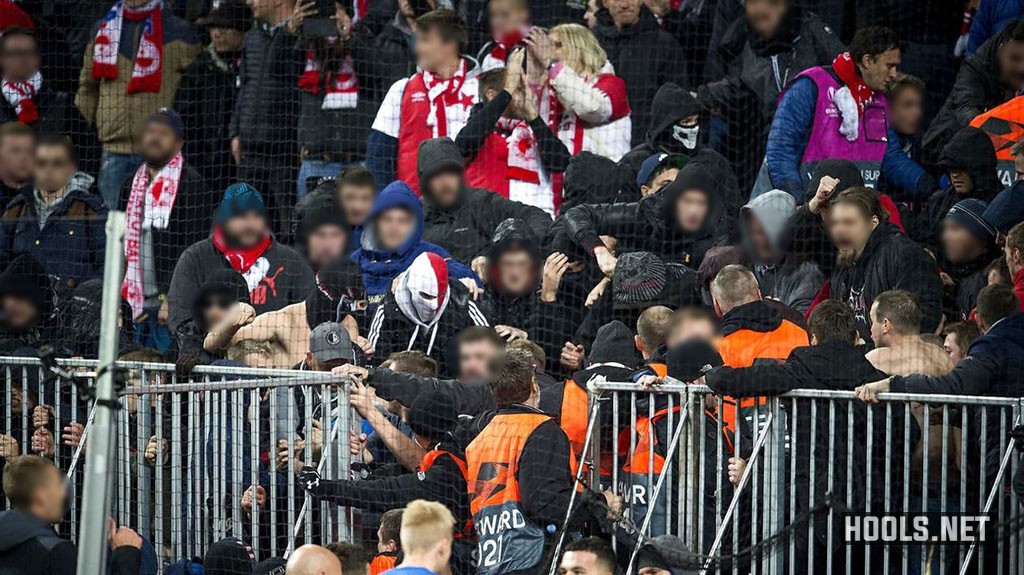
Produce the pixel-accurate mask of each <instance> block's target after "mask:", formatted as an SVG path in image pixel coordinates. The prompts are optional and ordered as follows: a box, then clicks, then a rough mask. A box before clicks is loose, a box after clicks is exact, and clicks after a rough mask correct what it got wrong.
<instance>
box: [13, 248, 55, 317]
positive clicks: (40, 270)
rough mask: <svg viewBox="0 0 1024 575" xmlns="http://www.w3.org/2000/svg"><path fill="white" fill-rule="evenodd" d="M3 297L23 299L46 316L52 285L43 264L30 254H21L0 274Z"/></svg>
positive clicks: (51, 300)
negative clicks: (35, 306) (10, 296)
mask: <svg viewBox="0 0 1024 575" xmlns="http://www.w3.org/2000/svg"><path fill="white" fill-rule="evenodd" d="M5 295H12V296H16V297H20V298H25V299H27V300H29V301H31V302H32V303H34V304H35V305H37V306H38V307H39V309H40V311H41V312H42V314H43V315H47V314H49V313H50V307H51V305H52V304H53V284H52V282H51V281H50V276H48V275H47V274H46V268H44V267H43V264H41V263H39V261H38V260H36V258H34V257H32V256H31V255H30V254H21V255H20V256H18V257H16V258H14V259H13V260H11V263H10V264H8V265H7V268H6V269H4V271H3V273H0V296H5Z"/></svg>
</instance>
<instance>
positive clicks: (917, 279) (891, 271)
mask: <svg viewBox="0 0 1024 575" xmlns="http://www.w3.org/2000/svg"><path fill="white" fill-rule="evenodd" d="M893 289H902V290H907V291H909V292H911V293H913V294H914V295H915V296H917V301H918V305H920V306H921V314H922V319H923V321H922V323H921V330H922V331H923V332H926V333H927V332H933V331H935V328H936V327H937V326H938V325H939V320H940V319H941V316H942V280H941V279H939V271H938V267H937V266H936V264H935V260H933V259H932V258H931V256H929V255H928V253H927V252H925V251H924V249H923V248H921V246H920V245H918V244H917V243H915V242H914V241H913V240H911V239H910V238H908V237H907V236H905V235H903V233H902V232H901V231H900V230H899V228H897V227H896V226H895V225H893V224H890V223H888V222H883V223H881V224H879V225H878V227H877V228H875V231H874V232H872V233H871V237H870V238H868V243H867V244H866V245H865V246H864V251H863V252H862V253H861V255H860V257H859V258H857V260H856V261H855V262H853V263H851V264H848V265H838V266H837V267H836V269H835V270H834V271H833V272H832V278H831V280H830V290H831V291H830V297H831V298H832V299H834V300H839V301H841V302H844V303H846V305H848V306H850V309H852V310H853V314H854V316H856V318H857V326H858V329H860V333H861V337H863V338H864V341H871V325H870V320H869V318H868V312H869V310H870V309H871V304H872V302H874V301H875V298H876V297H878V294H880V293H882V292H884V291H888V290H893Z"/></svg>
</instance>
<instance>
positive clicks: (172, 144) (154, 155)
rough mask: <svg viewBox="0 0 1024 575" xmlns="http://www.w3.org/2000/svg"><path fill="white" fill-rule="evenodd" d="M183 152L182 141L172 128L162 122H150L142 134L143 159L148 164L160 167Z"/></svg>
mask: <svg viewBox="0 0 1024 575" xmlns="http://www.w3.org/2000/svg"><path fill="white" fill-rule="evenodd" d="M180 151H181V140H179V139H178V135H177V134H175V133H174V130H172V129H171V127H170V126H168V125H166V124H163V123H161V122H150V123H149V124H148V125H147V126H146V130H145V131H144V132H143V133H142V159H143V160H145V161H146V163H147V164H149V165H150V166H154V167H160V166H163V165H165V164H166V163H167V162H169V161H171V158H172V157H174V154H177V153H178V152H180Z"/></svg>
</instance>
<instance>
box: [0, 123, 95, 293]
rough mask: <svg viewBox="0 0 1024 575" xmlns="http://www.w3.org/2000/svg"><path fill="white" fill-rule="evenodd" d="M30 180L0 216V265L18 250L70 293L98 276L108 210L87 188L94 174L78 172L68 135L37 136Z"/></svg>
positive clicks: (10, 258) (14, 255)
mask: <svg viewBox="0 0 1024 575" xmlns="http://www.w3.org/2000/svg"><path fill="white" fill-rule="evenodd" d="M33 181H34V185H33V186H31V187H28V188H25V189H24V190H22V192H21V193H20V194H18V196H16V197H15V198H14V199H13V200H11V201H10V203H8V204H7V208H6V209H5V210H4V212H3V215H2V216H0V266H4V265H6V264H7V262H9V261H11V260H12V259H14V258H15V257H17V256H18V255H19V254H23V253H28V254H32V256H33V257H34V258H36V260H38V261H39V262H40V263H41V264H43V266H44V267H45V268H46V271H47V273H49V274H50V275H51V276H53V278H54V279H55V282H56V285H57V286H59V288H61V289H65V290H68V291H70V290H73V289H74V288H75V286H77V285H78V284H80V283H82V282H84V281H87V280H90V279H94V278H99V277H101V276H102V275H103V259H104V250H105V247H106V246H105V244H106V240H107V234H106V230H105V229H104V225H105V222H106V219H107V209H106V208H105V207H104V206H103V200H102V199H100V197H99V196H98V195H96V194H93V193H90V191H89V188H90V187H91V186H92V183H93V178H92V176H90V175H88V174H86V173H84V172H79V171H78V155H77V153H76V150H75V148H74V145H73V144H72V143H71V140H70V139H68V138H67V137H66V136H56V135H54V136H41V137H40V138H39V142H38V143H37V144H36V151H35V175H34V177H33Z"/></svg>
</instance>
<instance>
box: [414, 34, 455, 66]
mask: <svg viewBox="0 0 1024 575" xmlns="http://www.w3.org/2000/svg"><path fill="white" fill-rule="evenodd" d="M458 57H459V44H458V42H445V41H444V38H442V37H441V35H440V34H438V33H437V31H436V30H416V65H417V66H419V67H420V68H422V69H424V70H427V71H432V72H433V71H438V70H440V69H441V68H443V67H444V66H447V65H449V64H451V62H452V61H454V60H455V59H456V58H458Z"/></svg>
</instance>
